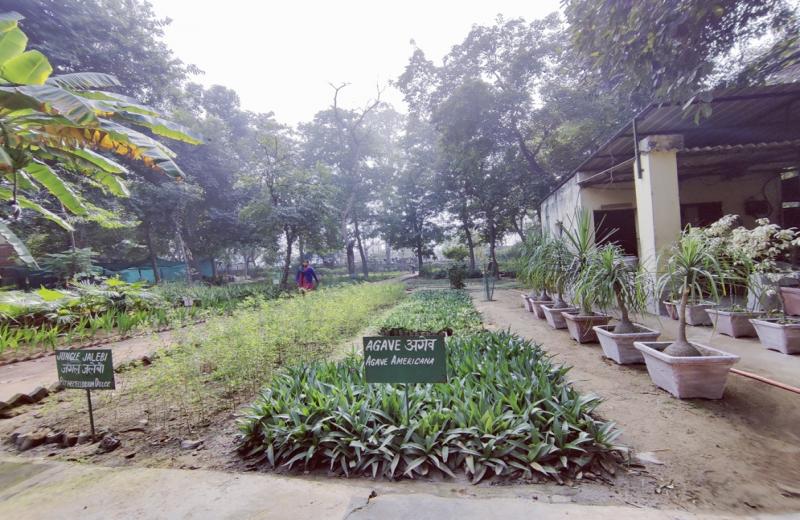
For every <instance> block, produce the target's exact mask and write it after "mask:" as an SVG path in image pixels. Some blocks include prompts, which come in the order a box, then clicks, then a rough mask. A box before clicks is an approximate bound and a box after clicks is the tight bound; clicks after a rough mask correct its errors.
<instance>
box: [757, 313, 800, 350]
mask: <svg viewBox="0 0 800 520" xmlns="http://www.w3.org/2000/svg"><path fill="white" fill-rule="evenodd" d="M750 323H752V324H753V327H754V328H755V329H756V333H757V334H758V339H759V341H761V344H762V345H763V346H764V347H765V348H768V349H770V350H777V351H778V352H783V353H784V354H800V322H788V323H780V321H779V320H776V319H772V320H766V319H762V320H757V319H756V320H750Z"/></svg>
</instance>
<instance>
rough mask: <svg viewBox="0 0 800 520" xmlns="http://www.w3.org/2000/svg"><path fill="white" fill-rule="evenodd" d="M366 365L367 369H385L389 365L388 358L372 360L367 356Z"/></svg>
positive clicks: (372, 358)
mask: <svg viewBox="0 0 800 520" xmlns="http://www.w3.org/2000/svg"><path fill="white" fill-rule="evenodd" d="M366 364H367V366H368V367H385V366H387V365H388V364H389V358H374V357H372V356H367V360H366Z"/></svg>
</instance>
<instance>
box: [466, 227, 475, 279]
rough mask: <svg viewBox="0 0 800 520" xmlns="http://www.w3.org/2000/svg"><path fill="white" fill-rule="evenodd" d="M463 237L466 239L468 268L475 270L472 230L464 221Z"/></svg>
mask: <svg viewBox="0 0 800 520" xmlns="http://www.w3.org/2000/svg"><path fill="white" fill-rule="evenodd" d="M464 237H465V238H466V239H467V248H469V270H470V271H474V270H475V244H474V243H473V242H472V231H470V229H469V225H468V224H467V223H466V222H465V223H464Z"/></svg>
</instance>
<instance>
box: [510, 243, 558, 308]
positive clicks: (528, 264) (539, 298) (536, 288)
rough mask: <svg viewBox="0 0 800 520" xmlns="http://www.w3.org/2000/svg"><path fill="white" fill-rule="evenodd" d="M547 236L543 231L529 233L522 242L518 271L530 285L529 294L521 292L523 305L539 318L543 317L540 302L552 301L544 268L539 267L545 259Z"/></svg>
mask: <svg viewBox="0 0 800 520" xmlns="http://www.w3.org/2000/svg"><path fill="white" fill-rule="evenodd" d="M548 240H549V237H548V236H547V235H545V234H543V233H531V234H530V235H529V236H528V238H527V239H526V240H525V242H524V243H523V250H522V255H520V265H519V267H518V271H519V273H520V278H521V279H522V281H523V282H525V283H526V284H527V285H529V286H530V287H531V292H530V294H523V295H522V297H523V298H524V299H525V305H526V308H527V309H528V311H529V312H532V313H534V314H535V315H536V317H537V318H539V319H542V320H543V319H545V317H544V311H542V308H541V306H542V304H549V303H552V301H553V299H552V298H551V297H550V294H549V293H548V287H547V280H546V276H545V273H544V269H540V268H539V267H540V266H541V265H542V262H543V261H545V257H546V252H547V247H546V245H547V241H548Z"/></svg>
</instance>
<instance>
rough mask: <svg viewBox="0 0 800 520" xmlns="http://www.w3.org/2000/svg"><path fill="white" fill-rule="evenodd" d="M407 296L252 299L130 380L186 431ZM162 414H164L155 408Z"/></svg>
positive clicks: (367, 289) (379, 287)
mask: <svg viewBox="0 0 800 520" xmlns="http://www.w3.org/2000/svg"><path fill="white" fill-rule="evenodd" d="M404 294H405V291H404V287H403V286H402V285H401V284H359V285H350V286H345V287H339V288H335V289H322V290H318V291H314V292H311V293H308V294H307V295H305V296H304V297H293V298H280V299H277V300H271V301H267V300H263V299H253V300H252V301H251V302H250V305H249V307H248V308H242V309H239V310H237V311H236V312H235V313H234V314H233V315H232V316H229V317H217V318H214V319H211V320H209V321H208V322H206V324H205V325H204V326H203V327H202V328H200V329H199V330H198V331H197V332H195V333H193V334H190V335H189V337H188V338H187V339H186V340H185V341H182V342H181V343H180V344H178V345H177V346H174V347H172V348H171V349H170V350H169V353H168V354H169V355H166V356H163V357H161V358H159V360H158V362H156V363H154V364H153V365H151V366H150V367H148V368H147V370H142V371H139V372H137V373H136V374H135V380H134V383H133V385H134V389H135V392H136V393H137V394H138V395H141V399H142V400H145V401H148V402H154V401H157V402H160V403H165V404H166V406H165V407H163V409H164V410H166V411H167V412H168V411H169V409H171V408H172V407H174V406H177V407H179V409H180V412H181V414H182V417H183V419H184V420H185V421H186V423H187V426H188V425H191V424H195V423H196V422H198V421H201V420H202V419H203V418H204V417H205V414H208V413H213V412H214V411H217V410H219V409H220V408H222V407H224V406H225V405H226V404H228V403H231V402H233V404H235V401H236V399H237V398H238V397H240V396H242V395H247V396H252V395H253V394H254V393H256V392H257V391H258V389H259V388H261V387H262V385H264V384H265V383H266V382H267V381H269V380H270V378H271V377H272V374H273V371H274V370H275V368H276V367H278V366H280V365H283V364H287V363H299V362H303V361H313V360H317V359H321V358H324V357H326V356H328V355H329V354H330V353H331V352H332V351H333V349H334V348H335V347H336V346H337V345H338V344H339V343H340V342H341V341H342V340H344V339H347V338H349V337H351V336H352V335H354V334H356V333H357V332H358V331H360V330H361V329H362V328H364V326H366V325H367V324H368V323H369V322H370V320H371V319H373V317H374V316H375V314H376V312H378V311H379V310H380V309H382V308H385V307H387V306H389V305H392V304H394V303H395V302H396V301H397V300H399V299H400V298H402V297H403V296H404ZM158 408H159V409H162V407H158Z"/></svg>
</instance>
